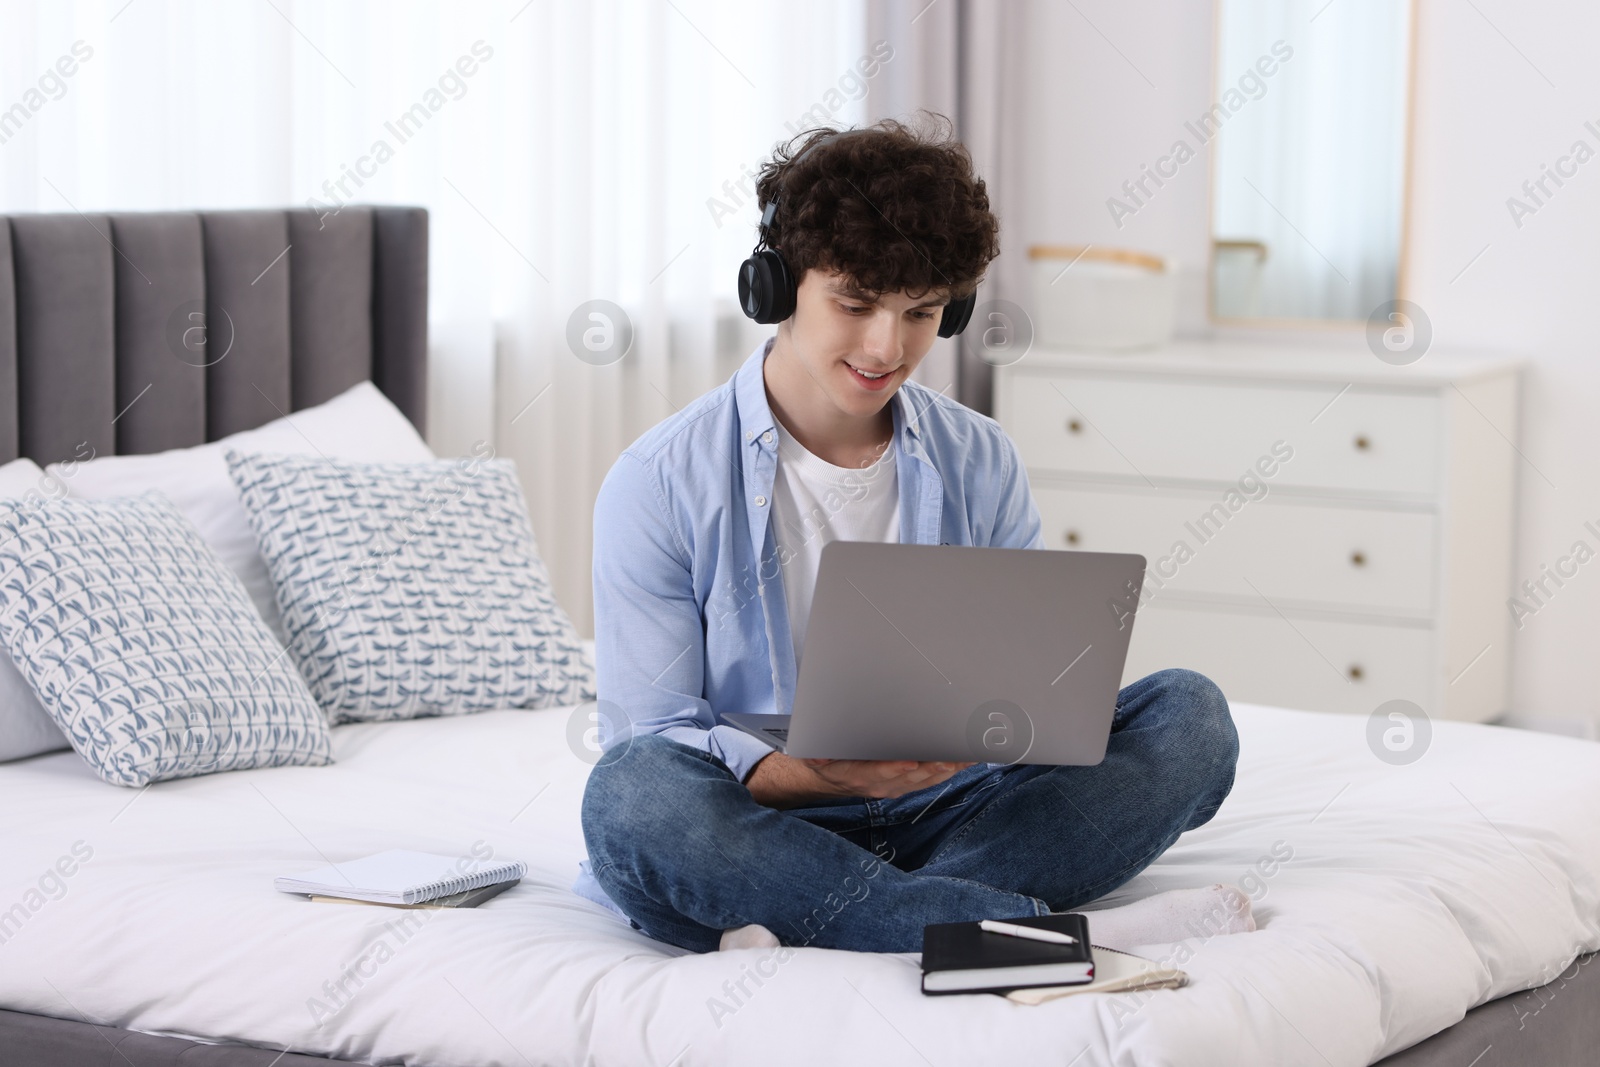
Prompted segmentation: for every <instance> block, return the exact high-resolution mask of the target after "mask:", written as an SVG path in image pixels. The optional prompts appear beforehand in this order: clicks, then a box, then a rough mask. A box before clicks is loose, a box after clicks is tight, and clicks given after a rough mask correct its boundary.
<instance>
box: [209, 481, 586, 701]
mask: <svg viewBox="0 0 1600 1067" xmlns="http://www.w3.org/2000/svg"><path fill="white" fill-rule="evenodd" d="M228 469H229V472H230V473H231V474H232V475H233V480H234V484H236V485H237V486H238V487H239V495H240V498H241V500H242V501H243V503H244V508H245V513H246V514H247V515H248V516H249V517H250V525H251V528H252V529H253V530H254V531H255V535H256V540H257V542H258V543H259V545H260V546H261V555H262V557H263V558H265V559H266V561H267V570H268V572H269V573H270V574H271V575H272V584H273V587H274V591H275V593H276V595H277V599H278V606H279V607H280V608H281V609H282V611H283V620H284V629H285V630H286V631H287V633H288V635H289V651H290V654H291V655H292V656H293V657H294V659H295V662H296V664H297V665H298V666H299V668H300V673H301V674H302V675H303V676H304V678H305V680H306V682H307V684H308V685H310V687H311V692H312V694H313V695H314V696H315V697H316V699H317V701H318V702H319V703H320V704H321V705H322V707H323V709H324V710H325V711H326V712H327V713H328V715H329V718H330V720H331V721H333V722H335V723H338V722H351V721H377V720H387V719H405V718H412V717H415V716H419V715H459V714H464V713H467V712H474V711H485V710H489V709H494V708H543V707H554V706H559V705H570V704H581V703H584V702H586V701H589V700H593V699H594V669H593V667H591V666H590V663H589V660H588V657H587V655H586V654H585V652H584V649H583V647H582V644H581V643H580V642H579V640H578V635H577V631H576V630H575V629H574V628H573V626H572V622H571V621H570V620H569V619H568V618H567V615H566V613H565V612H564V611H562V610H561V607H560V605H559V604H557V603H556V601H555V598H554V596H553V595H552V593H551V590H550V578H549V575H548V574H547V572H546V571H545V567H544V562H543V561H542V560H541V559H540V558H539V553H538V548H537V546H536V545H535V542H534V537H533V526H532V524H531V522H530V521H529V519H528V509H527V505H526V503H524V501H523V498H522V490H521V488H520V487H519V486H518V484H517V477H516V468H515V467H514V466H513V464H512V463H511V462H510V461H509V460H502V459H491V458H485V457H482V456H474V457H469V458H467V459H462V460H440V461H436V462H429V463H354V462H348V461H342V460H330V459H326V458H321V457H317V456H284V455H261V454H253V455H242V454H240V453H238V452H236V451H230V452H229V453H228Z"/></svg>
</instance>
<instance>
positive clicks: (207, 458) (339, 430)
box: [47, 382, 435, 642]
mask: <svg viewBox="0 0 1600 1067" xmlns="http://www.w3.org/2000/svg"><path fill="white" fill-rule="evenodd" d="M230 448H232V449H237V450H239V451H241V452H275V453H279V454H285V455H301V456H317V455H320V456H324V457H327V458H329V459H345V460H356V461H359V462H363V463H383V462H387V463H420V462H425V461H427V460H431V459H434V458H435V456H434V454H433V450H432V449H430V448H429V447H428V446H427V444H425V443H424V442H423V440H422V437H421V436H420V435H419V434H418V433H417V430H416V427H414V426H412V425H411V422H410V420H408V419H407V418H406V417H405V416H404V415H402V414H401V413H400V409H399V408H397V407H395V406H394V404H392V403H391V402H390V401H389V398H388V397H386V396H384V395H383V394H382V393H381V392H379V391H378V387H377V386H375V385H373V384H372V383H371V382H362V383H360V384H359V385H355V386H352V387H351V388H349V389H347V390H346V391H344V392H343V393H340V394H339V395H338V396H336V397H334V398H333V399H332V400H329V401H328V402H327V403H325V404H319V405H317V406H316V407H314V408H306V409H305V410H303V411H296V412H293V413H292V414H290V415H287V416H285V417H284V418H281V419H275V420H273V421H272V422H269V423H267V424H266V425H265V426H259V427H257V428H256V429H254V430H243V431H241V432H239V433H236V434H233V435H232V436H229V437H224V438H222V439H221V440H220V441H212V442H210V443H209V444H204V445H195V446H194V447H192V448H174V449H172V450H170V451H167V452H156V453H152V454H150V455H143V456H103V457H99V458H96V459H91V460H87V461H85V462H83V463H79V464H78V465H77V469H76V471H74V472H72V473H70V474H69V473H68V472H67V471H66V470H65V469H63V468H64V467H65V466H67V465H64V464H59V463H52V464H51V465H50V466H49V468H47V469H48V471H49V472H50V473H52V474H57V475H58V477H60V478H61V480H62V481H64V482H65V483H66V485H67V492H68V495H70V496H72V497H76V498H80V499H84V500H106V499H109V498H111V497H123V496H138V495H139V494H141V493H145V492H148V491H149V490H151V489H155V490H158V491H160V493H161V494H162V495H163V496H165V497H166V498H167V499H168V500H170V501H172V502H173V503H174V504H176V505H177V506H178V510H179V511H181V512H183V514H184V517H186V518H187V519H188V520H189V521H190V522H192V523H194V525H195V528H196V529H198V530H199V531H200V536H201V537H203V538H204V539H205V541H206V543H207V544H208V545H210V546H211V548H212V551H214V552H216V554H217V555H218V556H220V557H222V562H224V563H226V564H227V565H228V566H229V567H231V568H233V572H234V573H235V574H237V575H238V576H239V579H240V581H242V582H244V587H245V589H246V590H247V591H248V592H249V594H250V599H251V600H252V601H254V602H255V605H256V610H257V611H259V612H261V617H262V618H263V619H265V620H266V623H267V625H268V626H269V627H270V628H271V629H272V632H273V635H274V636H276V637H277V638H278V640H279V641H280V642H283V641H284V640H286V637H285V634H284V631H283V619H282V616H281V614H280V613H279V610H278V604H277V601H276V600H275V599H274V597H273V592H272V578H271V577H270V576H269V575H268V574H267V565H266V563H265V562H264V561H263V560H262V558H261V551H260V549H258V548H257V547H256V538H255V534H253V533H252V532H251V531H250V520H249V519H247V518H246V517H245V513H244V508H243V507H242V506H241V505H240V503H239V491H238V490H237V489H235V488H234V485H233V479H232V478H230V477H229V476H228V464H227V461H226V460H225V459H223V453H225V452H227V451H228V449H230Z"/></svg>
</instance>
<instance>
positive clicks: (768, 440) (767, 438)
mask: <svg viewBox="0 0 1600 1067" xmlns="http://www.w3.org/2000/svg"><path fill="white" fill-rule="evenodd" d="M761 440H762V441H764V442H766V443H767V444H769V445H770V444H771V443H772V431H771V430H768V431H767V432H766V433H764V434H762V435H761Z"/></svg>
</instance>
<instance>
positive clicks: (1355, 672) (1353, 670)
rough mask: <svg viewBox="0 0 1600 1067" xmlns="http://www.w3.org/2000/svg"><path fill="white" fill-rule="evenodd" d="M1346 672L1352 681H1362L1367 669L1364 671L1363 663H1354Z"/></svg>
mask: <svg viewBox="0 0 1600 1067" xmlns="http://www.w3.org/2000/svg"><path fill="white" fill-rule="evenodd" d="M1345 673H1347V674H1349V675H1350V680H1351V681H1352V682H1359V681H1361V679H1362V677H1363V676H1364V675H1365V674H1366V671H1363V670H1362V669H1361V664H1359V663H1352V664H1350V667H1349V669H1348V670H1347V671H1346V672H1345Z"/></svg>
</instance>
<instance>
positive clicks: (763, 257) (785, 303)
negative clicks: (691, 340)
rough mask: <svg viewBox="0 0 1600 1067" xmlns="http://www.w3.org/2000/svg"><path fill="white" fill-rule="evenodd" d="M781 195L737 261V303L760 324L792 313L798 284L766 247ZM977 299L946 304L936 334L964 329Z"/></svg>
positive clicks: (793, 161)
mask: <svg viewBox="0 0 1600 1067" xmlns="http://www.w3.org/2000/svg"><path fill="white" fill-rule="evenodd" d="M860 132H863V131H860V130H842V131H840V132H838V133H835V134H833V135H831V136H828V137H824V138H822V139H821V140H820V141H817V142H816V143H815V144H813V145H811V147H810V148H807V149H806V150H805V151H803V152H801V153H800V154H799V155H798V156H796V157H794V158H793V159H791V160H789V167H791V168H792V167H793V166H794V165H795V164H796V163H798V162H799V161H800V160H802V159H804V158H805V157H806V156H807V155H809V154H810V153H811V152H812V151H814V150H816V149H817V148H820V147H821V146H822V145H825V144H827V143H829V142H830V141H836V140H838V139H839V138H840V137H846V136H849V135H850V134H852V133H860ZM789 173H790V172H788V171H786V172H785V174H784V185H787V184H788V174H789ZM781 199H782V194H781V193H780V194H779V196H777V197H774V198H773V199H772V201H771V203H769V204H767V208H766V210H765V211H763V212H762V213H761V237H760V240H758V241H757V242H756V247H755V251H753V252H751V253H750V258H749V259H747V260H745V261H744V262H743V263H741V264H740V265H739V306H740V307H741V308H743V309H744V313H745V315H747V316H748V317H750V318H752V319H754V320H755V321H756V322H759V323H761V324H763V325H771V324H772V323H775V322H782V321H783V320H784V319H786V318H788V317H789V316H790V315H793V314H794V305H795V293H796V291H797V290H798V289H799V287H800V283H799V282H798V280H796V278H795V276H794V272H793V271H791V270H790V269H789V264H788V263H786V262H784V259H783V253H782V252H780V251H778V250H777V249H776V248H772V247H769V245H770V241H771V237H772V222H773V219H775V218H776V217H777V215H778V202H779V201H780V200H781ZM977 302H978V294H977V293H976V292H972V293H968V294H967V295H966V296H964V297H961V298H960V299H957V300H952V301H950V303H948V304H946V305H945V306H944V314H943V315H941V316H940V317H939V336H940V337H954V336H955V335H956V334H958V333H960V332H961V331H962V330H964V329H966V328H967V321H968V320H969V319H971V318H972V309H973V308H974V307H975V306H976V305H977Z"/></svg>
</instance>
